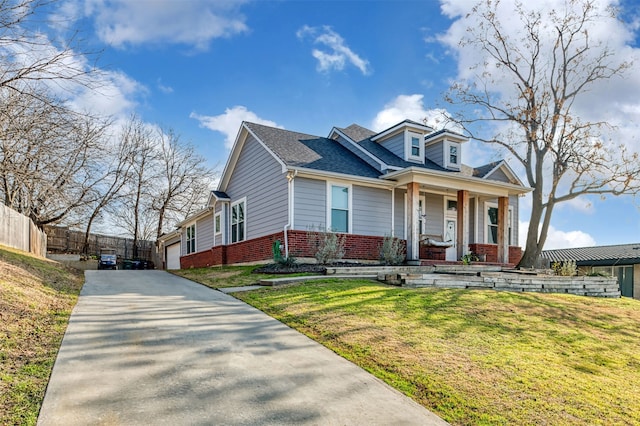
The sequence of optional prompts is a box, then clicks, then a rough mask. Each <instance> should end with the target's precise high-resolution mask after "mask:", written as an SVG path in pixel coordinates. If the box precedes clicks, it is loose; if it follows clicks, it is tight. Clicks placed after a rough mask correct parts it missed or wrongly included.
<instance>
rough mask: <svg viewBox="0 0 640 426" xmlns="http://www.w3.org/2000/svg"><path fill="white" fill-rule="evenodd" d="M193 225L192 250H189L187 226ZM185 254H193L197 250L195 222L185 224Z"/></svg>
mask: <svg viewBox="0 0 640 426" xmlns="http://www.w3.org/2000/svg"><path fill="white" fill-rule="evenodd" d="M191 227H193V251H189V228H191ZM184 242H185V246H186V249H185V254H193V253H196V252H197V251H198V233H197V232H196V223H195V222H194V223H192V224H191V225H189V226H187V228H186V230H185V234H184Z"/></svg>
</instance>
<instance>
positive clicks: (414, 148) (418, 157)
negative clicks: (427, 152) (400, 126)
mask: <svg viewBox="0 0 640 426" xmlns="http://www.w3.org/2000/svg"><path fill="white" fill-rule="evenodd" d="M405 149H406V150H407V153H408V155H407V156H406V158H405V159H407V160H411V161H419V162H421V163H423V162H424V143H423V138H422V135H421V134H419V133H413V132H405Z"/></svg>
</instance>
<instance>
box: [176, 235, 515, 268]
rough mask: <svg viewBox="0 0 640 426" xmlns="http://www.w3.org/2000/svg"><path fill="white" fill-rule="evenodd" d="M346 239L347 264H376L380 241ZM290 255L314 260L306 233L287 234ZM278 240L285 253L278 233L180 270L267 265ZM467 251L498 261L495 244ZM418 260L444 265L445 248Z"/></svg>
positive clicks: (424, 251) (206, 254) (429, 250)
mask: <svg viewBox="0 0 640 426" xmlns="http://www.w3.org/2000/svg"><path fill="white" fill-rule="evenodd" d="M341 235H343V236H344V237H345V238H346V241H345V255H344V258H345V259H350V260H374V261H375V260H378V259H380V249H381V247H382V242H383V241H384V238H383V237H372V236H368V235H353V234H341ZM287 236H288V239H289V254H290V255H291V256H294V257H310V258H313V257H314V255H315V253H316V250H317V247H316V245H315V244H314V243H313V241H312V240H310V239H309V234H308V233H307V232H306V231H288V232H287ZM276 240H280V242H281V243H282V246H283V249H282V250H283V253H284V233H283V232H278V233H275V234H271V235H266V236H264V237H260V238H254V239H252V240H248V241H242V242H239V243H234V244H229V245H226V246H217V247H212V248H211V249H209V250H205V251H201V252H198V253H193V254H189V255H187V256H182V257H181V258H180V267H181V268H182V269H187V268H203V267H207V266H213V265H231V264H235V263H248V262H260V261H269V260H271V259H273V253H272V247H273V242H274V241H276ZM469 249H470V250H471V251H472V252H473V253H475V254H478V255H485V256H486V261H487V262H492V263H496V262H497V261H498V246H497V245H495V244H469ZM521 257H522V249H521V248H520V247H514V246H511V247H509V263H511V264H517V263H518V262H519V261H520V258H521ZM420 259H425V260H431V261H434V260H435V261H445V259H446V248H445V247H432V246H427V245H422V244H421V245H420Z"/></svg>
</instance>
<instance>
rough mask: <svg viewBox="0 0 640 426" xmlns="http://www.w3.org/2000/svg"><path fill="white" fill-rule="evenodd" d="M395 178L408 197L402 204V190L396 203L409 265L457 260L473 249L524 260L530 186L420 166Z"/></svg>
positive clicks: (485, 255) (503, 259)
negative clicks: (524, 211) (524, 205)
mask: <svg viewBox="0 0 640 426" xmlns="http://www.w3.org/2000/svg"><path fill="white" fill-rule="evenodd" d="M393 177H394V178H396V179H397V182H398V185H397V186H396V189H395V191H396V194H397V193H400V194H402V195H401V196H402V197H404V200H403V201H402V204H401V205H402V206H404V208H398V207H399V206H400V200H399V199H398V195H396V196H395V206H396V217H397V216H401V220H402V221H403V229H404V235H403V236H402V237H404V239H405V240H406V249H407V262H408V263H409V264H414V265H418V264H421V263H422V264H424V263H429V264H434V262H435V261H437V262H443V261H446V262H457V261H461V260H462V259H464V258H465V256H467V255H469V254H474V255H476V256H478V258H479V260H482V261H483V262H488V263H495V264H500V265H514V264H517V263H518V262H519V261H520V258H521V257H522V252H521V249H520V248H519V247H518V241H517V237H518V228H517V227H518V210H519V197H520V196H521V195H523V194H525V193H526V192H528V190H529V189H528V188H525V187H522V186H521V185H516V184H514V183H511V182H505V181H494V180H483V179H478V178H477V177H474V176H470V175H464V174H462V173H461V174H457V175H456V174H453V173H439V174H436V173H434V172H433V171H430V172H429V173H426V174H425V172H424V171H423V170H421V169H418V168H409V169H405V170H403V171H402V172H398V174H394V175H393ZM396 236H398V237H400V235H399V234H398V233H397V232H396ZM402 237H401V238H402Z"/></svg>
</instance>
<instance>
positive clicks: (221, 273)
mask: <svg viewBox="0 0 640 426" xmlns="http://www.w3.org/2000/svg"><path fill="white" fill-rule="evenodd" d="M256 268H257V266H255V265H254V266H211V267H208V268H191V269H179V270H174V271H170V272H172V273H173V274H175V275H179V276H181V277H184V278H187V279H190V280H192V281H196V282H199V283H200V284H204V285H206V286H207V287H211V288H228V287H244V286H248V285H255V284H258V283H259V282H260V280H262V279H267V278H283V277H291V276H303V275H309V274H291V275H273V274H254V273H252V271H253V270H254V269H256Z"/></svg>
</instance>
